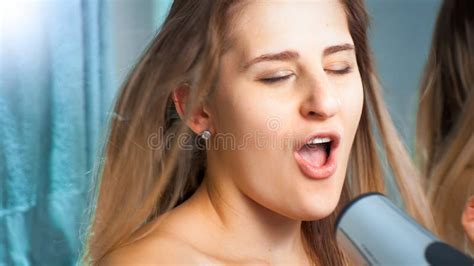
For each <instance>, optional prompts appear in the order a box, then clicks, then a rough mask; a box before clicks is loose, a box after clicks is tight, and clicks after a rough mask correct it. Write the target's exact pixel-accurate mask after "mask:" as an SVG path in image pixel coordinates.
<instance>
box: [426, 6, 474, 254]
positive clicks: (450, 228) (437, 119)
mask: <svg viewBox="0 0 474 266" xmlns="http://www.w3.org/2000/svg"><path fill="white" fill-rule="evenodd" d="M473 132H474V2H473V1H470V0H449V1H444V3H443V5H442V6H441V10H440V13H439V15H438V19H437V22H436V27H435V31H434V34H433V41H432V46H431V51H430V54H429V59H428V62H427V64H426V68H425V73H424V77H423V79H422V83H421V89H420V103H419V110H418V128H417V150H418V153H419V154H418V157H419V161H420V166H421V169H422V173H423V175H424V176H426V177H427V180H428V182H427V184H428V197H429V200H430V203H431V205H432V209H433V212H434V213H433V214H434V217H435V218H436V219H435V220H436V222H437V223H438V228H439V233H440V235H441V237H443V238H444V239H445V240H446V241H448V242H449V243H451V244H453V245H455V246H457V247H458V248H461V249H462V248H463V247H464V236H465V233H464V230H463V228H462V225H461V214H462V211H463V208H464V205H465V203H466V200H467V199H468V197H469V195H470V194H473V193H474V190H472V189H473V188H474V187H473V186H474V180H473V178H474V176H468V175H466V174H465V173H464V174H463V172H464V171H465V170H466V169H467V168H468V167H471V168H472V167H474V165H473V164H474V134H473Z"/></svg>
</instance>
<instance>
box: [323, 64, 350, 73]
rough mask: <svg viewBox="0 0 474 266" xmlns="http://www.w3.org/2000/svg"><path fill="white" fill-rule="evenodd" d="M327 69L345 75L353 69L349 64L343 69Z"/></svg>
mask: <svg viewBox="0 0 474 266" xmlns="http://www.w3.org/2000/svg"><path fill="white" fill-rule="evenodd" d="M326 71H327V72H329V73H331V74H335V75H344V74H347V73H350V72H351V71H352V67H350V66H348V67H346V68H344V69H341V70H326Z"/></svg>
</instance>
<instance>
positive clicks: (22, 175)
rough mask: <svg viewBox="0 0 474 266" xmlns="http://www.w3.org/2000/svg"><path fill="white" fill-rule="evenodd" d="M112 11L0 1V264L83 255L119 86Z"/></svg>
mask: <svg viewBox="0 0 474 266" xmlns="http://www.w3.org/2000/svg"><path fill="white" fill-rule="evenodd" d="M155 1H156V3H154V4H156V6H162V5H164V6H169V2H170V1H162V0H155ZM142 2H143V1H142ZM137 3H138V4H139V3H140V2H137ZM110 5H111V1H99V0H67V1H63V0H49V1H38V0H1V1H0V265H73V264H75V263H76V260H77V256H78V255H79V252H80V250H81V249H82V243H81V241H82V234H83V230H84V229H85V228H86V227H87V225H88V224H87V222H88V221H87V219H86V217H87V216H86V212H87V208H88V198H89V194H90V188H91V180H92V175H91V171H92V169H93V165H94V162H95V161H96V160H97V158H98V157H97V152H98V151H97V150H98V145H99V141H100V140H101V138H102V136H103V135H104V132H105V129H106V120H107V116H108V113H109V110H110V108H111V103H112V101H113V98H114V96H115V93H116V90H117V84H118V80H117V75H116V74H115V72H114V69H115V67H114V60H115V58H114V56H115V55H116V54H117V51H115V50H114V49H115V48H116V42H115V40H116V38H115V36H114V32H113V31H112V30H111V29H112V28H113V27H112V25H111V21H112V18H111V17H112V15H111V12H112V11H111V8H110ZM165 9H166V8H165ZM154 10H155V11H150V12H156V10H160V14H158V15H159V16H160V17H162V16H163V8H155V9H154ZM155 23H156V21H155Z"/></svg>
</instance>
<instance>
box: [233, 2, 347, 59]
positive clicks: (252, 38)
mask: <svg viewBox="0 0 474 266" xmlns="http://www.w3.org/2000/svg"><path fill="white" fill-rule="evenodd" d="M231 31H232V35H233V37H234V38H233V41H234V42H235V43H234V45H236V46H237V47H235V48H238V49H239V48H240V49H242V50H243V51H245V52H246V53H250V54H258V53H262V52H268V50H278V49H281V48H294V49H313V50H314V49H317V48H318V47H321V48H323V47H325V46H329V45H333V44H335V43H351V42H352V39H351V36H350V33H349V30H348V26H347V19H346V15H345V12H344V8H343V6H342V4H341V3H340V2H339V1H337V0H312V1H311V0H254V1H249V2H247V4H246V5H244V6H243V9H242V10H241V12H239V13H238V15H237V17H235V18H234V20H233V29H232V30H231Z"/></svg>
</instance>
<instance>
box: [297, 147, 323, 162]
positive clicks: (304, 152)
mask: <svg viewBox="0 0 474 266" xmlns="http://www.w3.org/2000/svg"><path fill="white" fill-rule="evenodd" d="M298 153H299V154H300V155H301V157H302V158H303V159H304V160H305V161H307V162H308V163H309V164H311V165H313V166H314V167H321V166H322V165H324V163H325V162H326V159H327V154H326V149H325V147H324V145H321V144H318V145H311V146H308V145H305V146H303V148H301V150H299V151H298Z"/></svg>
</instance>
